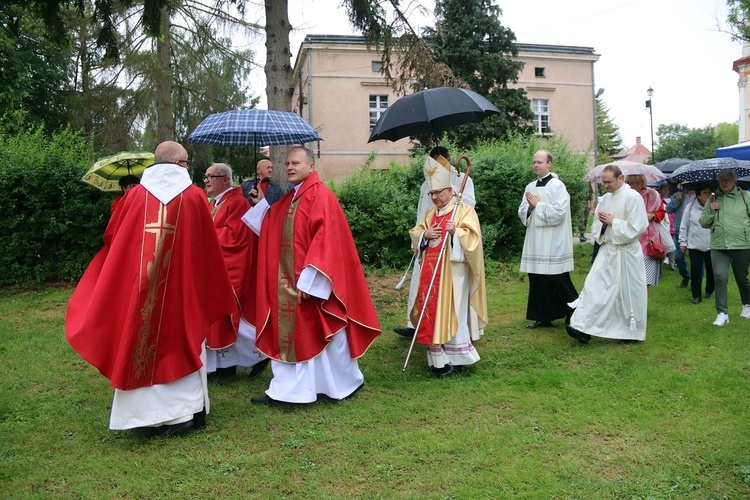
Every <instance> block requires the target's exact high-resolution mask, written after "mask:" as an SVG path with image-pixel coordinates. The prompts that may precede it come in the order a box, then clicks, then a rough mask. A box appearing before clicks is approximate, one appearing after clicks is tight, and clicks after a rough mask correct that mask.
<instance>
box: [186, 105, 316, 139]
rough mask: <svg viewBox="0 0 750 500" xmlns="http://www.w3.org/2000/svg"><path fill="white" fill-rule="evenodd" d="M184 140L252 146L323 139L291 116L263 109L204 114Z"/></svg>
mask: <svg viewBox="0 0 750 500" xmlns="http://www.w3.org/2000/svg"><path fill="white" fill-rule="evenodd" d="M188 139H189V140H190V141H191V142H199V143H204V144H211V145H214V146H256V147H260V146H275V145H280V144H304V143H306V142H311V141H322V140H323V138H322V137H320V135H319V134H318V133H317V132H316V131H315V129H313V128H312V127H311V126H310V125H308V124H307V122H306V121H305V120H303V119H302V118H300V117H299V116H297V115H295V114H294V113H289V112H286V111H270V110H267V109H237V110H232V111H225V112H223V113H214V114H212V115H208V116H207V117H206V118H205V119H204V120H203V121H202V122H201V123H200V125H198V126H197V127H196V128H195V130H193V132H192V133H191V134H190V136H189V137H188Z"/></svg>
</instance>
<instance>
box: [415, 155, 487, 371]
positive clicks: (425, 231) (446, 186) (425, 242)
mask: <svg viewBox="0 0 750 500" xmlns="http://www.w3.org/2000/svg"><path fill="white" fill-rule="evenodd" d="M424 175H425V179H426V181H425V182H427V185H428V186H429V190H428V194H429V196H430V198H431V199H432V203H433V207H432V208H430V209H429V210H427V213H426V214H425V217H424V218H423V219H422V220H421V221H419V223H418V224H417V225H416V226H415V227H414V228H413V229H411V231H409V235H410V236H411V241H412V247H413V248H414V249H415V253H417V260H419V262H420V274H419V275H418V279H417V280H418V284H419V287H418V293H417V297H416V300H415V302H414V306H413V307H412V309H411V311H410V313H411V314H410V318H411V323H412V324H413V325H415V326H416V336H417V338H416V341H417V342H419V343H420V344H425V345H426V346H427V365H428V366H429V367H430V369H431V370H432V371H434V372H435V373H436V374H437V375H438V376H440V377H448V376H451V375H453V374H454V373H455V372H457V371H461V370H463V369H464V368H465V367H467V366H469V365H473V364H474V363H476V362H477V361H479V354H478V353H477V351H476V349H475V348H474V345H473V343H472V341H474V340H478V339H479V338H480V337H481V336H482V335H483V333H484V327H485V326H486V325H487V319H488V316H487V295H486V291H485V284H484V254H483V251H482V231H481V229H480V227H479V218H478V217H477V213H476V212H475V211H474V208H473V207H471V206H469V205H467V204H465V203H457V202H456V198H455V196H454V187H453V185H452V180H451V177H452V175H451V169H450V164H448V165H445V164H443V163H441V162H438V161H436V160H434V159H432V158H430V157H428V158H427V159H426V160H425V165H424ZM412 279H414V278H412Z"/></svg>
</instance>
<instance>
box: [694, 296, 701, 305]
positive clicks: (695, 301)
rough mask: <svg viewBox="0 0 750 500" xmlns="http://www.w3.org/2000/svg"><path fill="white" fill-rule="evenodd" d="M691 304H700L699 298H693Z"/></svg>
mask: <svg viewBox="0 0 750 500" xmlns="http://www.w3.org/2000/svg"><path fill="white" fill-rule="evenodd" d="M692 302H693V304H700V303H701V298H700V297H693V300H692Z"/></svg>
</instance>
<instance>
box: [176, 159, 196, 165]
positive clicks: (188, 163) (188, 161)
mask: <svg viewBox="0 0 750 500" xmlns="http://www.w3.org/2000/svg"><path fill="white" fill-rule="evenodd" d="M192 161H193V160H177V161H176V162H175V163H184V164H185V165H186V166H188V165H190V163H191V162H192Z"/></svg>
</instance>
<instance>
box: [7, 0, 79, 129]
mask: <svg viewBox="0 0 750 500" xmlns="http://www.w3.org/2000/svg"><path fill="white" fill-rule="evenodd" d="M71 74H72V64H71V59H70V58H69V51H68V50H66V49H65V48H64V47H61V46H60V45H59V44H58V43H57V42H56V41H54V40H52V39H51V38H50V36H49V35H48V34H47V32H46V31H45V29H44V25H43V24H42V22H41V19H40V17H39V16H37V15H36V14H35V12H34V11H32V10H30V9H28V8H25V7H22V6H18V5H16V6H8V7H6V8H3V9H1V10H0V124H2V126H3V128H5V129H6V130H8V131H9V130H12V129H15V130H18V129H20V128H24V127H25V126H27V125H30V126H32V127H36V126H37V125H40V124H41V125H44V128H45V130H47V131H48V132H52V131H56V130H59V129H61V128H62V127H64V126H65V124H66V123H67V120H68V116H69V111H68V98H69V96H70V93H71V85H70V75H71Z"/></svg>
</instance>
